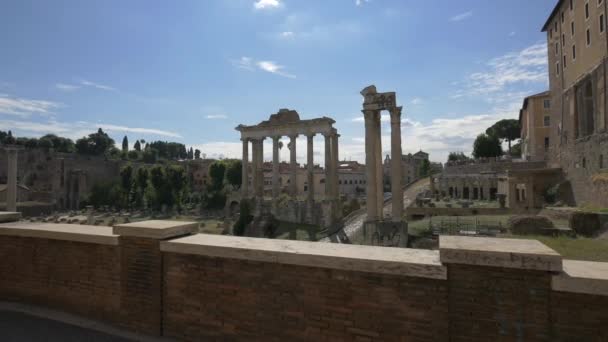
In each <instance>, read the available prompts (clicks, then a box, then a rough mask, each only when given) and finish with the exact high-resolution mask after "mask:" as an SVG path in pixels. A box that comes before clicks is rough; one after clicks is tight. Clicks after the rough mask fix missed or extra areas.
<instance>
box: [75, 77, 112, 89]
mask: <svg viewBox="0 0 608 342" xmlns="http://www.w3.org/2000/svg"><path fill="white" fill-rule="evenodd" d="M80 84H82V85H83V86H87V87H93V88H97V89H101V90H107V91H117V89H116V88H114V87H110V86H107V85H103V84H99V83H95V82H91V81H87V80H81V81H80Z"/></svg>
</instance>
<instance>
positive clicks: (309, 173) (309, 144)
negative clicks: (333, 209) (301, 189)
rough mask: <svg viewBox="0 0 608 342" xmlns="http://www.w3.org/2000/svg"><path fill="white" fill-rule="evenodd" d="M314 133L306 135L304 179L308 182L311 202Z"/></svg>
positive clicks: (312, 193) (309, 200)
mask: <svg viewBox="0 0 608 342" xmlns="http://www.w3.org/2000/svg"><path fill="white" fill-rule="evenodd" d="M314 137H315V135H314V134H309V135H307V136H306V143H307V145H306V147H307V148H306V169H307V173H306V180H307V183H308V196H307V199H308V202H309V203H310V204H312V203H313V202H314V200H315V182H314V172H315V163H314V151H313V140H314Z"/></svg>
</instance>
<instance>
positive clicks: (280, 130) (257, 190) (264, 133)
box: [236, 109, 341, 228]
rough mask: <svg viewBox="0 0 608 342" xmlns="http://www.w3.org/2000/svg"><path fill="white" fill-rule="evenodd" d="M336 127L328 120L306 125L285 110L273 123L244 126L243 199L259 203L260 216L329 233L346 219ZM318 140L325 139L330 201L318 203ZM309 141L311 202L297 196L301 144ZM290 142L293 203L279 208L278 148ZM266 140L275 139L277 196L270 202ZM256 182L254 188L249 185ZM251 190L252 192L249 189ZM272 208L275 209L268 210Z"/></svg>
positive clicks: (241, 129)
mask: <svg viewBox="0 0 608 342" xmlns="http://www.w3.org/2000/svg"><path fill="white" fill-rule="evenodd" d="M334 123H335V121H334V120H333V119H331V118H328V117H322V118H318V119H311V120H301V119H300V115H299V114H298V112H296V111H295V110H289V109H281V110H279V112H278V113H276V114H272V115H271V116H270V118H269V119H268V120H265V121H262V122H260V123H259V124H257V125H252V126H245V125H239V126H238V127H236V130H237V131H239V132H240V133H241V141H242V142H243V159H242V162H243V184H242V187H241V196H242V198H243V199H252V200H253V203H255V215H256V216H262V215H265V214H268V213H270V214H272V215H274V216H275V217H281V218H284V219H286V220H288V221H290V222H298V223H310V224H317V225H321V226H322V227H325V228H328V227H331V226H333V225H334V224H336V222H338V221H339V220H340V218H341V214H340V212H341V211H340V210H339V194H338V190H339V188H338V172H337V170H338V138H339V137H340V135H339V134H338V132H337V130H336V129H335V128H334V127H333V124H334ZM317 134H322V135H323V136H324V137H325V196H324V197H323V198H315V190H314V183H315V182H314V181H313V177H314V151H313V147H314V146H313V138H314V136H315V135H317ZM299 135H305V136H306V138H307V151H306V156H307V157H306V161H307V163H306V167H307V190H306V199H305V200H304V201H300V200H299V198H298V195H299V193H298V191H297V179H296V178H297V174H298V163H297V154H296V138H297V137H298V136H299ZM284 136H288V137H289V139H290V142H289V146H288V147H289V151H290V168H291V177H290V179H289V180H288V184H289V191H288V195H289V197H290V200H289V203H287V205H284V206H279V205H278V201H279V195H280V184H279V142H280V139H281V137H284ZM266 138H271V139H272V165H273V168H272V193H271V196H272V197H271V199H270V200H267V199H266V198H265V194H264V175H263V164H264V145H263V142H264V140H265V139H266ZM250 143H251V146H252V156H251V176H250V175H249V171H250V168H249V166H250V163H249V144H250ZM249 179H251V182H250V181H249ZM250 185H251V189H250ZM268 204H270V208H269V207H268Z"/></svg>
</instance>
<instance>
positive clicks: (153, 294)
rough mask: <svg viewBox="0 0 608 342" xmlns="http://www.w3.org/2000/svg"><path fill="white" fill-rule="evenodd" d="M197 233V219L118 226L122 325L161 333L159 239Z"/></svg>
mask: <svg viewBox="0 0 608 342" xmlns="http://www.w3.org/2000/svg"><path fill="white" fill-rule="evenodd" d="M196 232H198V223H197V222H179V221H156V220H153V221H142V222H135V223H128V224H120V225H116V226H114V228H113V233H114V234H116V235H120V237H119V238H118V239H119V247H120V264H121V265H120V269H121V274H120V280H121V290H120V306H121V314H122V316H123V317H121V319H120V320H119V321H120V322H122V323H121V324H122V325H123V326H125V327H126V328H128V329H129V330H132V331H133V332H136V333H140V334H147V335H156V336H159V335H161V334H162V312H163V308H162V298H163V288H162V283H163V273H162V270H163V255H162V253H161V251H160V242H161V241H162V240H168V239H171V238H175V237H178V236H183V235H190V234H193V233H196Z"/></svg>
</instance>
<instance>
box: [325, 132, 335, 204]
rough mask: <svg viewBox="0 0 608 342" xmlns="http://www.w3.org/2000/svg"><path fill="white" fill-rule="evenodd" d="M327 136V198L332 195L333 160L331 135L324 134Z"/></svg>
mask: <svg viewBox="0 0 608 342" xmlns="http://www.w3.org/2000/svg"><path fill="white" fill-rule="evenodd" d="M323 136H324V137H325V199H330V198H331V196H332V185H331V183H332V181H333V179H332V173H331V169H332V165H331V164H332V161H331V135H330V134H323Z"/></svg>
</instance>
